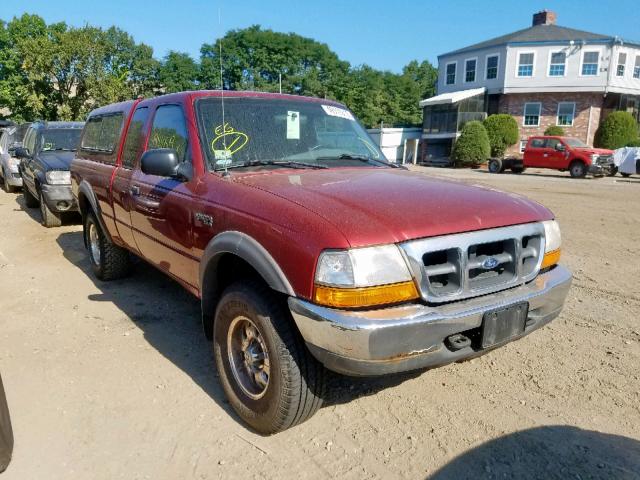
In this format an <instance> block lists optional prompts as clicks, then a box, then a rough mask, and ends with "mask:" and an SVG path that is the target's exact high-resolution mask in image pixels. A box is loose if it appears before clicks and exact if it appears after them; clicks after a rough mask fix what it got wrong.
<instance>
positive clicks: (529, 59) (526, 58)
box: [518, 53, 535, 77]
mask: <svg viewBox="0 0 640 480" xmlns="http://www.w3.org/2000/svg"><path fill="white" fill-rule="evenodd" d="M534 56H535V54H534V53H521V54H519V55H518V76H519V77H533V58H534Z"/></svg>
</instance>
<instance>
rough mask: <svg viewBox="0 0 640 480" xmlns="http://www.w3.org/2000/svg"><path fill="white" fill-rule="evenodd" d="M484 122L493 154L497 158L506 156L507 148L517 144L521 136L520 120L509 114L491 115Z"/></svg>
mask: <svg viewBox="0 0 640 480" xmlns="http://www.w3.org/2000/svg"><path fill="white" fill-rule="evenodd" d="M482 124H483V125H484V128H485V129H486V131H487V135H488V137H489V145H490V146H491V155H492V156H494V157H496V158H502V157H504V152H505V151H506V150H507V148H509V147H510V146H511V145H515V144H516V143H517V142H518V139H519V138H520V132H519V131H518V122H516V120H515V118H513V117H512V116H511V115H509V114H506V113H499V114H495V115H489V116H488V117H487V118H486V119H485V120H484V122H482Z"/></svg>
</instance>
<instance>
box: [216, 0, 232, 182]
mask: <svg viewBox="0 0 640 480" xmlns="http://www.w3.org/2000/svg"><path fill="white" fill-rule="evenodd" d="M221 3H222V2H221ZM218 26H219V27H220V40H219V41H218V47H219V56H220V99H221V103H222V145H223V147H224V151H225V159H224V162H225V163H224V176H225V177H226V176H227V175H229V170H228V169H227V159H226V156H227V154H226V152H227V136H226V135H225V130H226V128H227V127H226V123H225V120H224V78H223V68H222V38H223V37H224V34H223V31H222V8H221V7H220V6H218Z"/></svg>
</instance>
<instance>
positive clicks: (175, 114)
mask: <svg viewBox="0 0 640 480" xmlns="http://www.w3.org/2000/svg"><path fill="white" fill-rule="evenodd" d="M187 147H188V137H187V126H186V122H185V119H184V114H183V113H182V107H180V106H179V105H161V106H159V107H158V109H157V110H156V114H155V116H154V117H153V126H152V127H151V133H150V135H149V143H148V146H147V150H152V149H154V148H172V149H174V150H175V151H176V152H177V153H178V158H179V159H180V161H181V162H184V161H190V159H189V158H188V152H187Z"/></svg>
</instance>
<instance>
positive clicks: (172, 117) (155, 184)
mask: <svg viewBox="0 0 640 480" xmlns="http://www.w3.org/2000/svg"><path fill="white" fill-rule="evenodd" d="M157 148H170V149H173V150H175V152H176V153H177V155H178V158H179V160H180V161H181V162H184V163H185V164H190V163H191V155H190V152H189V150H190V145H189V138H188V134H187V126H186V121H185V116H184V112H183V109H182V106H181V105H178V104H165V105H160V106H158V107H157V109H156V111H155V113H154V115H153V120H152V124H151V131H150V132H149V138H148V141H147V147H146V150H145V151H148V150H153V149H157ZM183 166H185V165H183ZM189 166H190V165H186V169H187V170H189V168H188V167H189ZM191 170H193V169H191ZM196 184H197V179H195V178H194V179H192V180H187V181H185V180H184V179H178V178H174V177H158V176H155V175H149V174H145V173H144V172H142V170H141V168H140V165H139V162H138V166H137V168H136V169H135V170H134V171H133V175H132V177H131V183H130V193H131V202H132V209H131V226H132V229H133V236H134V239H135V241H136V244H137V245H138V248H139V250H140V253H141V254H142V256H143V257H145V258H146V259H147V260H148V261H150V262H152V263H154V264H155V265H156V266H157V267H159V268H161V269H162V270H165V271H166V272H168V273H170V274H172V275H173V276H174V277H176V278H178V279H180V280H182V281H183V282H185V283H187V284H188V285H189V286H191V287H193V288H194V289H197V285H198V266H199V261H198V259H197V258H196V257H195V256H194V255H193V241H192V215H191V211H192V198H193V196H194V194H195V190H196Z"/></svg>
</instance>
